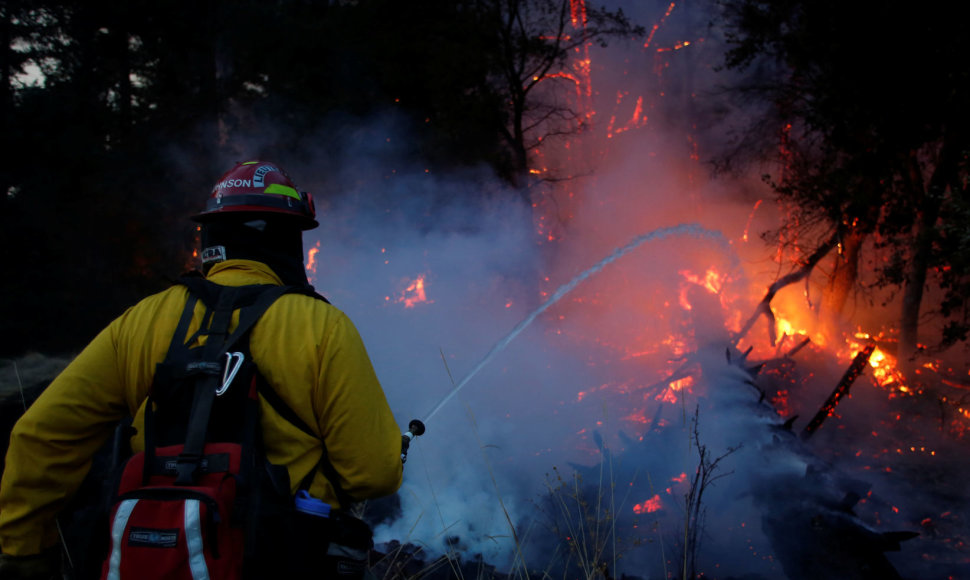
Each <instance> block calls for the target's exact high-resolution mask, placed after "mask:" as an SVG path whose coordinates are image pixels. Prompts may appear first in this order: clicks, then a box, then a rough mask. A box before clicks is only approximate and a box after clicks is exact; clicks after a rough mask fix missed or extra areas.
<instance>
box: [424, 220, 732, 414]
mask: <svg viewBox="0 0 970 580" xmlns="http://www.w3.org/2000/svg"><path fill="white" fill-rule="evenodd" d="M679 235H687V236H691V237H694V238H699V239H705V238H706V239H710V240H714V241H717V242H720V243H721V244H722V245H726V244H727V240H725V238H724V236H723V234H721V232H717V231H713V230H708V229H706V228H703V227H701V226H700V225H698V224H681V225H678V226H672V227H667V228H659V229H656V230H654V231H652V232H649V233H646V234H643V235H640V236H638V237H636V238H634V239H633V240H631V241H630V242H629V243H627V244H626V245H625V246H621V247H619V248H617V249H615V250H613V252H612V253H611V254H610V255H608V256H606V257H605V258H603V259H602V260H600V261H599V262H597V263H596V264H595V265H593V266H592V267H591V268H589V269H587V270H585V271H583V272H581V273H580V274H578V275H577V276H576V277H575V278H573V279H572V280H570V281H569V282H567V283H565V284H563V285H562V286H560V287H559V288H558V289H557V290H556V292H555V293H554V294H553V295H552V296H550V297H549V299H548V300H546V301H545V302H544V303H543V304H542V305H541V306H539V307H538V308H536V309H535V310H534V311H533V312H532V313H531V314H529V315H528V316H526V317H525V318H523V319H522V321H521V322H519V323H518V324H517V325H515V328H513V329H512V331H511V332H509V333H508V334H507V335H506V336H505V337H504V338H502V339H501V340H499V341H498V342H496V343H495V345H494V346H492V348H491V350H489V351H488V354H486V355H485V356H484V358H482V360H480V361H479V362H478V364H476V365H475V367H474V368H473V369H472V370H471V371H469V372H468V374H466V375H465V377H464V378H463V379H461V380H460V381H458V383H457V384H455V386H454V388H452V390H451V391H450V392H449V393H448V394H447V395H445V396H444V398H442V399H441V401H439V402H438V404H437V405H435V407H434V409H431V412H429V413H428V414H427V415H425V418H424V421H425V422H427V421H429V420H430V419H431V418H432V417H434V416H435V414H436V413H437V412H438V411H440V410H441V408H442V407H444V406H445V405H446V404H447V403H448V401H450V400H451V399H452V398H453V397H454V396H455V395H457V394H458V392H459V391H461V389H462V388H464V386H465V385H467V384H468V382H469V381H471V380H472V378H474V377H475V375H477V374H478V372H479V371H480V370H482V368H483V367H484V366H485V365H487V364H488V362H489V361H491V360H492V358H493V357H495V355H497V354H498V353H500V352H502V351H503V350H505V347H506V346H508V344H509V343H510V342H512V341H513V340H514V339H515V337H517V336H518V335H519V334H520V333H521V332H522V331H523V330H525V328H526V327H527V326H529V325H530V324H532V321H534V320H535V319H536V318H537V317H538V316H539V315H540V314H542V313H543V312H545V311H546V310H547V309H548V308H549V307H550V306H552V305H553V304H555V303H556V302H559V299H560V298H562V297H563V296H565V295H566V294H568V293H569V292H570V291H572V290H573V289H574V288H575V287H576V286H579V284H580V283H582V282H583V280H586V279H587V278H589V277H590V276H592V275H593V274H596V273H597V272H599V271H600V270H602V269H603V268H605V267H606V266H608V265H609V264H611V263H613V262H615V261H616V260H618V259H619V258H621V257H623V256H624V255H626V254H628V253H629V252H631V251H633V250H635V249H636V248H638V247H639V246H640V245H642V244H643V243H645V242H648V241H650V240H660V239H663V238H667V237H670V236H679Z"/></svg>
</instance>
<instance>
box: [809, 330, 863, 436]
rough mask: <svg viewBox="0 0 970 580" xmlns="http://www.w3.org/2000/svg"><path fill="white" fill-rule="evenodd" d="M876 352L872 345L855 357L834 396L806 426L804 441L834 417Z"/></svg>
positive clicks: (832, 395)
mask: <svg viewBox="0 0 970 580" xmlns="http://www.w3.org/2000/svg"><path fill="white" fill-rule="evenodd" d="M874 350H876V345H874V344H870V345H867V346H866V347H865V348H864V349H862V350H861V351H860V352H859V354H857V355H855V358H854V359H852V364H850V365H849V368H848V370H846V371H845V374H844V375H843V376H842V380H840V381H839V384H838V385H836V387H835V390H834V391H832V394H831V395H829V398H828V399H826V400H825V403H824V404H823V405H822V408H821V409H819V410H818V413H815V416H814V417H812V420H811V421H809V422H808V425H806V426H805V429H804V430H803V431H802V439H803V440H807V439H808V438H809V437H811V436H812V434H813V433H815V431H817V430H818V428H819V427H821V426H822V423H823V422H824V421H825V419H827V418H828V417H829V416H830V415H832V412H833V411H835V407H836V406H838V404H839V401H840V400H841V399H842V397H844V396H845V395H847V394H848V393H849V388H850V387H852V383H854V382H855V380H856V379H857V378H859V375H860V374H862V371H863V370H864V369H865V367H866V364H867V363H868V362H869V357H871V356H872V353H873V351H874Z"/></svg>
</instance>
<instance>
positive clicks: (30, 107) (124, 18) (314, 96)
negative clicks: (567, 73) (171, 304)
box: [0, 0, 631, 355]
mask: <svg viewBox="0 0 970 580" xmlns="http://www.w3.org/2000/svg"><path fill="white" fill-rule="evenodd" d="M568 6H569V2H568V1H565V0H557V1H554V2H553V1H548V0H541V1H539V0H528V1H524V0H523V1H521V2H513V3H507V2H494V1H478V0H462V1H458V2H455V1H444V0H440V1H439V0H434V1H431V2H422V3H418V4H414V3H401V2H392V1H389V0H361V1H359V2H309V1H303V0H278V1H274V2H256V1H243V2H226V1H224V0H203V1H202V2H187V1H185V0H165V1H162V2H145V1H143V0H138V1H135V2H128V3H125V4H123V5H119V4H117V3H111V2H106V1H104V0H93V1H91V2H83V3H79V2H66V1H63V0H41V1H34V2H26V1H23V0H11V1H8V2H4V3H3V4H2V5H0V37H2V43H0V46H2V49H0V74H2V77H0V139H2V142H3V151H4V152H5V153H4V156H3V158H2V161H0V236H2V240H0V241H2V247H3V250H2V261H3V269H4V272H3V279H4V284H3V286H2V288H0V319H2V320H4V330H5V332H4V333H3V338H2V339H0V354H4V355H16V354H18V353H22V352H24V351H27V350H40V351H47V352H51V351H61V352H63V351H66V350H72V349H75V348H77V347H79V346H80V345H83V344H85V343H86V342H87V341H88V340H90V338H92V336H93V335H94V333H96V332H97V331H98V330H99V329H100V328H101V327H103V326H104V325H105V324H106V323H107V322H108V321H109V320H111V319H112V318H113V317H115V316H117V315H119V314H120V313H121V312H122V311H123V309H124V308H125V307H126V306H128V305H130V304H131V303H133V302H134V301H135V300H137V299H138V298H140V297H141V296H144V295H145V294H147V293H150V292H152V291H156V290H159V289H162V288H164V287H165V286H167V285H168V283H169V280H171V279H174V278H175V277H176V276H177V275H178V274H180V273H181V272H182V271H184V270H186V269H190V268H191V267H192V266H193V258H192V248H193V245H194V237H195V235H194V231H193V225H192V223H191V222H190V221H188V220H187V219H186V218H187V217H188V216H190V215H191V214H192V213H193V212H194V211H196V210H198V209H199V207H200V206H201V205H202V203H203V201H204V199H205V197H206V196H207V195H208V191H209V187H210V186H211V184H212V182H213V181H214V179H215V178H216V177H217V176H218V175H219V174H220V173H221V172H222V171H224V170H225V169H226V167H228V166H229V164H230V163H232V162H234V161H238V159H239V158H240V157H252V156H263V157H266V158H269V159H272V160H276V161H278V162H280V163H281V164H283V165H284V166H287V167H289V166H290V165H288V162H292V163H293V164H294V165H298V164H307V163H309V162H311V161H312V162H314V164H315V167H316V169H317V171H319V172H320V173H321V174H323V177H322V178H323V179H325V178H326V177H325V176H326V170H327V167H320V157H321V155H320V152H321V151H323V152H324V155H323V157H326V155H325V154H326V152H327V151H340V150H341V147H343V146H344V145H345V144H343V143H341V142H340V141H341V138H340V136H339V135H333V134H332V133H327V132H325V131H324V127H329V125H327V122H328V121H331V120H332V119H333V118H334V116H335V115H336V116H340V115H343V116H346V117H347V118H350V119H356V118H362V117H366V116H368V115H372V114H380V113H384V112H386V111H388V110H393V111H394V112H395V113H396V114H397V115H398V116H399V117H402V118H404V119H406V123H407V125H408V127H409V133H408V139H409V143H408V145H409V151H408V152H407V153H406V155H408V156H409V157H408V158H407V159H405V161H406V162H413V163H415V164H418V163H420V164H422V166H424V167H428V166H430V167H432V168H434V167H436V166H437V167H448V168H454V167H462V166H472V165H481V164H487V165H490V166H491V167H493V168H494V170H495V172H496V173H497V174H498V175H500V176H504V177H505V178H507V179H508V180H510V181H513V180H514V179H515V177H516V176H518V175H521V174H522V173H523V172H525V170H526V169H527V167H526V163H527V160H526V159H525V157H524V156H523V152H524V149H523V147H525V146H527V144H528V141H526V136H527V135H529V134H530V132H533V131H536V130H539V129H538V128H537V127H531V126H523V123H524V122H525V121H523V119H522V118H521V115H520V116H518V117H517V116H516V115H515V114H513V109H510V107H513V105H514V107H516V108H518V109H517V110H519V111H520V112H521V110H522V109H523V108H524V107H527V106H538V105H537V104H536V102H535V97H534V96H532V95H530V96H529V99H530V100H526V99H525V96H524V95H523V96H522V98H520V99H519V100H517V101H515V102H514V103H512V102H510V101H509V91H510V90H511V89H510V86H511V85H509V84H508V83H510V82H512V83H515V82H518V80H519V78H520V77H521V75H522V74H533V73H534V72H536V71H534V70H533V68H529V69H528V70H526V69H522V70H519V71H518V74H519V77H514V76H513V77H509V76H507V74H506V73H507V71H506V70H505V69H503V68H502V67H504V66H506V64H507V63H508V62H510V61H509V60H508V59H518V61H519V62H523V63H540V64H542V65H543V67H545V68H541V70H539V74H542V73H543V72H548V71H550V70H553V71H554V70H555V67H556V66H561V65H562V64H563V62H564V59H565V55H566V51H567V50H568V47H569V46H570V45H569V44H565V43H564V41H563V39H562V38H561V37H560V36H561V33H562V29H561V28H553V29H551V30H548V31H546V30H544V27H548V26H552V25H553V24H556V22H550V21H547V20H545V19H544V18H545V17H546V16H547V15H548V14H550V13H551V14H553V15H554V16H558V17H560V19H559V20H560V21H561V19H562V17H566V16H568ZM507 10H515V11H516V12H515V18H516V22H517V23H518V24H519V25H521V26H523V27H524V29H523V33H524V34H531V35H533V36H536V35H538V31H540V30H543V31H544V32H547V33H551V36H549V37H547V38H546V39H545V40H535V42H533V43H531V44H521V43H520V42H519V39H509V38H506V37H503V34H506V32H507V31H506V30H504V29H502V28H500V27H503V26H507V25H508V24H509V20H508V18H506V20H502V18H500V17H499V15H501V14H503V11H507ZM550 11H551V12H550ZM590 14H591V20H590V22H591V25H590V29H589V30H590V33H589V34H590V40H592V38H594V37H595V38H600V39H603V38H606V37H607V36H609V35H610V34H615V33H618V31H629V30H630V29H631V28H630V26H629V24H628V23H627V22H626V20H625V18H623V17H622V14H619V13H618V14H613V13H609V12H600V11H595V10H591V12H590ZM564 15H565V16H564ZM506 17H508V15H507V14H506ZM557 22H558V21H557ZM607 25H608V26H607ZM572 42H574V41H572ZM530 66H531V65H530ZM537 70H538V69H537ZM523 71H524V72H523ZM510 123H513V124H514V123H518V125H517V126H510ZM510 135H516V136H517V137H516V138H517V139H518V140H517V141H516V140H512V141H510V140H509V136H510ZM336 194H339V192H337V193H336Z"/></svg>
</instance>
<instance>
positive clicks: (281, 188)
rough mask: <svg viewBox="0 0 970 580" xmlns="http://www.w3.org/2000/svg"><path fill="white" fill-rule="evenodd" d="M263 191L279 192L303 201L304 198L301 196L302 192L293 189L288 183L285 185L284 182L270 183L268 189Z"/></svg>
mask: <svg viewBox="0 0 970 580" xmlns="http://www.w3.org/2000/svg"><path fill="white" fill-rule="evenodd" d="M263 193H278V194H280V195H288V196H290V197H292V198H294V199H299V200H301V201H302V200H303V198H302V197H300V193H299V192H298V191H297V190H295V189H293V188H292V187H290V186H288V185H283V184H282V183H270V184H269V185H268V186H267V187H266V189H264V190H263Z"/></svg>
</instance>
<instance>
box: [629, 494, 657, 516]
mask: <svg viewBox="0 0 970 580" xmlns="http://www.w3.org/2000/svg"><path fill="white" fill-rule="evenodd" d="M663 507H664V506H663V502H662V501H661V500H660V494H656V495H654V496H653V497H652V498H650V499H648V500H646V501H644V502H641V503H638V504H636V505H634V506H633V513H635V514H650V513H654V512H658V511H660V510H662V509H663Z"/></svg>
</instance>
